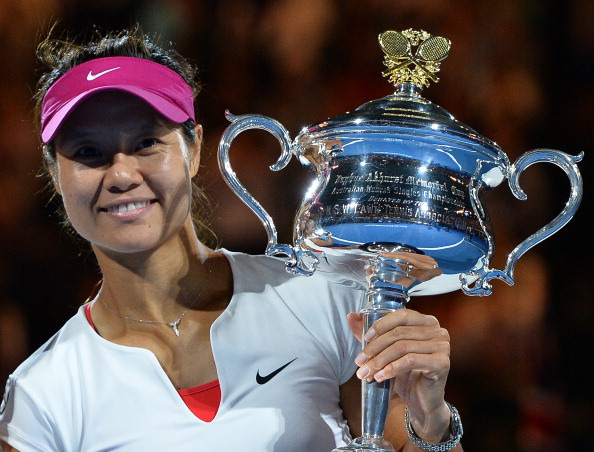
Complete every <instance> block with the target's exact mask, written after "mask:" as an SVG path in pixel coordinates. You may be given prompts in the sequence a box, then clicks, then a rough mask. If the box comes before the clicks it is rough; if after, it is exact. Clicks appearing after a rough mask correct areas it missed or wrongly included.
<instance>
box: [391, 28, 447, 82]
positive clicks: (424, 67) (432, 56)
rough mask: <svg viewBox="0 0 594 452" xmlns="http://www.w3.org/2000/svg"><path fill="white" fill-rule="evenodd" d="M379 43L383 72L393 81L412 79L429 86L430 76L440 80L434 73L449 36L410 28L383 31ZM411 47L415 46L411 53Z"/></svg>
mask: <svg viewBox="0 0 594 452" xmlns="http://www.w3.org/2000/svg"><path fill="white" fill-rule="evenodd" d="M379 43H380V46H381V48H382V50H383V52H384V53H385V55H386V56H385V59H384V64H385V65H386V66H387V67H388V70H387V71H384V72H383V73H382V75H383V76H384V77H389V80H390V82H392V83H393V84H394V85H400V84H402V83H412V84H413V85H416V86H418V87H419V88H423V87H426V86H429V80H431V81H433V82H438V81H439V78H438V77H437V76H436V75H435V74H436V73H437V72H439V66H440V61H442V60H443V59H445V58H446V57H447V56H448V55H449V54H450V48H451V42H450V41H449V40H448V39H446V38H442V37H441V36H432V35H430V34H429V33H427V32H426V31H423V30H413V29H412V28H409V29H408V30H404V31H402V32H398V31H392V30H390V31H385V32H383V33H382V34H380V35H379ZM413 47H416V49H415V52H414V53H413Z"/></svg>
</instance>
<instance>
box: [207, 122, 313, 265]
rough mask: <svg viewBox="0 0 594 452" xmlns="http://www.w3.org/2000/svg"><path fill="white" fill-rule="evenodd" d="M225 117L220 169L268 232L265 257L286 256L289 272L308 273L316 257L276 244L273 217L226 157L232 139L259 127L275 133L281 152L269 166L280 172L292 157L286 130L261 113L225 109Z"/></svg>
mask: <svg viewBox="0 0 594 452" xmlns="http://www.w3.org/2000/svg"><path fill="white" fill-rule="evenodd" d="M225 117H226V118H227V119H228V120H229V121H230V122H231V124H230V125H229V126H228V127H227V128H226V129H225V131H224V132H223V135H222V137H221V141H220V142H219V153H218V160H219V168H220V170H221V174H222V175H223V179H225V182H227V185H229V187H230V188H231V190H233V192H234V193H235V194H236V195H237V196H238V197H239V199H241V200H242V201H243V202H244V203H245V204H246V205H247V206H248V207H249V208H250V209H251V210H252V211H253V212H254V213H255V214H256V215H257V216H258V218H259V219H260V221H262V224H263V225H264V228H265V229H266V234H267V235H268V244H267V246H266V254H267V255H268V256H277V255H282V256H286V257H288V258H289V259H288V260H287V261H286V262H285V265H286V266H287V270H288V271H289V272H291V273H295V274H302V275H308V276H309V275H311V274H313V272H314V271H315V269H316V266H317V263H318V260H317V258H316V257H315V256H314V254H313V253H312V252H311V251H310V250H308V249H295V248H294V247H292V246H291V245H284V244H279V243H278V239H277V232H276V226H275V225H274V221H273V219H272V217H271V216H270V215H269V214H268V212H267V211H266V210H265V209H264V207H262V205H261V204H260V203H259V202H258V201H257V200H256V199H255V198H254V197H253V196H252V195H251V194H250V192H249V191H248V190H247V189H246V188H245V187H244V186H243V185H242V183H241V182H240V181H239V179H238V178H237V175H236V174H235V171H233V168H232V167H231V162H230V160H229V149H230V147H231V143H232V142H233V140H234V139H235V138H236V137H237V135H239V134H240V133H241V132H244V131H246V130H249V129H261V130H265V131H267V132H269V133H270V134H272V135H274V136H275V137H276V138H277V139H278V141H279V143H280V145H281V155H280V157H279V158H278V160H277V162H276V163H275V164H274V165H271V166H270V167H269V168H270V169H271V170H272V171H280V170H282V169H283V168H285V167H286V166H287V165H288V163H289V162H290V160H291V157H292V155H293V154H292V144H291V139H290V137H289V132H288V131H287V129H286V128H285V127H284V126H283V125H282V124H281V123H279V122H278V121H276V120H275V119H272V118H269V117H266V116H262V115H240V116H235V115H232V114H231V113H230V112H229V111H225Z"/></svg>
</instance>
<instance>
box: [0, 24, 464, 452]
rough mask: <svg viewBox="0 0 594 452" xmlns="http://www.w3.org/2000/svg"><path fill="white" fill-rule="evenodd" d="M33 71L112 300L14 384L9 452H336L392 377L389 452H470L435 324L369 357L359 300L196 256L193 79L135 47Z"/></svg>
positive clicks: (53, 144)
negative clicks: (461, 441) (456, 425)
mask: <svg viewBox="0 0 594 452" xmlns="http://www.w3.org/2000/svg"><path fill="white" fill-rule="evenodd" d="M39 54H40V57H41V59H42V61H43V62H44V63H45V64H46V65H47V66H48V68H49V71H48V72H47V73H46V74H45V75H44V76H42V78H41V80H40V84H39V90H38V93H37V101H38V107H39V108H38V110H39V113H40V114H39V116H40V125H41V127H40V128H41V139H42V142H43V149H44V156H45V160H46V164H47V167H48V170H49V171H48V172H49V174H50V176H51V180H52V183H53V186H54V187H55V190H56V192H57V193H59V195H61V197H62V200H63V204H64V208H65V212H66V215H67V221H68V222H70V223H71V225H72V227H73V228H74V229H75V230H76V231H77V233H78V234H79V235H80V236H82V237H83V238H84V239H85V240H87V241H88V242H89V243H90V245H91V247H92V249H93V251H94V253H95V255H96V257H97V261H98V263H99V266H100V269H101V274H102V282H101V286H100V289H99V292H98V294H97V295H96V296H95V298H94V299H93V300H92V301H90V302H89V303H86V304H85V305H83V306H82V307H81V308H80V310H79V312H78V313H77V314H76V315H75V316H74V317H73V318H72V319H70V320H69V321H68V322H67V323H66V325H65V326H64V327H63V328H62V329H61V330H60V331H59V332H58V333H57V334H56V335H55V336H54V337H53V338H52V339H50V341H48V342H47V343H46V344H45V345H44V346H43V347H41V348H40V349H39V350H38V351H37V352H36V353H34V354H33V355H32V356H31V357H30V358H29V359H28V360H26V361H25V362H24V363H23V364H22V365H21V366H20V367H19V368H18V369H17V370H16V371H15V372H14V373H13V374H12V375H11V377H10V378H9V380H8V383H7V385H6V391H5V394H4V400H3V402H2V407H1V408H0V439H1V440H2V441H3V447H4V449H5V451H14V450H20V451H21V452H26V451H46V452H47V451H50V450H51V451H96V450H122V451H124V450H126V451H141V450H142V451H147V450H177V451H196V450H205V449H207V448H216V449H217V450H229V451H231V450H241V451H266V450H270V451H273V450H274V451H281V452H290V451H304V450H307V451H318V450H319V451H320V452H321V451H330V450H332V449H333V448H334V447H335V446H336V445H344V444H345V443H348V441H349V439H350V437H351V435H353V436H354V435H358V434H360V425H359V424H360V421H359V419H360V380H359V378H367V379H370V380H372V379H376V380H378V381H381V380H384V379H388V378H392V377H395V385H394V388H395V391H394V403H393V404H392V405H391V408H390V415H389V419H388V423H387V431H386V436H387V437H388V439H390V441H392V443H393V444H394V445H395V447H397V448H398V449H399V450H406V451H418V450H450V449H451V448H452V447H454V446H455V449H452V450H461V447H460V446H459V445H457V446H456V443H457V440H456V441H450V442H449V443H447V442H448V440H450V435H451V434H450V428H451V425H450V424H451V419H454V420H456V418H455V417H452V416H453V414H454V413H455V410H453V409H452V410H450V406H449V405H448V404H446V403H445V402H444V388H445V381H446V378H447V374H448V371H449V338H448V334H447V331H445V330H444V329H442V328H440V326H439V324H438V322H437V321H436V319H435V318H433V317H430V316H425V315H421V314H419V313H417V312H414V311H411V310H400V311H399V312H395V313H393V314H390V315H388V316H386V317H384V318H383V319H381V320H380V321H379V322H377V324H376V325H375V326H374V327H373V328H372V329H371V330H370V331H369V332H368V333H367V339H368V340H369V341H370V342H369V344H368V345H367V346H366V347H365V349H364V350H363V351H362V352H361V351H360V346H358V345H357V344H358V342H357V339H361V338H360V335H361V333H360V331H361V316H360V315H359V314H354V313H352V312H355V311H358V310H359V309H360V306H361V303H362V298H363V295H362V294H361V293H360V292H358V291H355V290H353V289H350V288H347V287H344V286H338V285H334V284H332V283H330V282H328V281H326V280H325V279H324V278H322V277H320V276H317V275H314V276H313V277H311V278H303V277H297V276H291V275H289V274H287V273H286V272H285V271H284V266H283V263H282V261H279V260H277V259H274V258H268V257H263V256H248V255H244V254H241V253H232V252H229V251H226V250H213V249H211V248H209V247H207V246H206V245H205V244H204V243H203V241H201V240H200V239H199V235H198V233H197V231H199V230H202V229H203V228H202V227H201V224H202V223H200V222H198V223H197V224H195V223H194V222H193V219H192V215H191V210H192V204H193V202H192V201H193V198H194V197H195V190H194V189H193V185H192V178H193V177H194V176H195V175H196V173H197V171H198V166H199V161H200V145H201V138H202V129H201V127H200V125H198V124H196V122H195V111H194V98H195V95H196V94H197V92H198V86H197V85H196V82H195V81H194V77H195V73H194V69H193V68H192V67H191V65H189V64H188V63H187V62H186V61H185V60H184V59H183V58H181V57H180V56H179V55H177V54H176V53H175V52H174V51H172V50H163V49H162V48H160V47H158V46H156V45H155V44H153V43H152V41H151V40H150V39H149V38H148V37H146V36H145V35H143V34H142V33H141V32H140V31H139V30H137V29H134V30H128V31H124V32H121V33H114V34H109V35H107V36H105V37H104V38H101V39H99V40H98V41H97V42H91V43H87V44H85V45H82V46H80V45H77V44H75V43H72V42H63V41H59V42H58V41H50V40H46V41H45V42H43V43H42V44H41V45H40V48H39ZM193 193H194V195H193ZM425 264H426V263H419V264H418V266H420V267H422V266H423V265H425ZM349 312H350V314H349ZM347 315H348V319H347ZM347 325H348V326H347ZM351 330H352V331H351ZM353 332H354V333H353ZM357 366H359V369H358V370H357ZM355 370H357V372H356V375H354V374H355ZM405 407H407V408H408V435H407V428H406V426H405V420H404V412H405ZM454 430H455V429H454ZM440 442H446V443H447V444H442V445H441V446H437V445H436V444H437V443H440ZM415 444H420V445H421V446H423V448H419V447H417V446H415ZM446 446H447V448H446ZM435 447H441V448H437V449H435Z"/></svg>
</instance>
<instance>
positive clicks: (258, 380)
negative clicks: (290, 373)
mask: <svg viewBox="0 0 594 452" xmlns="http://www.w3.org/2000/svg"><path fill="white" fill-rule="evenodd" d="M296 359H297V358H294V359H292V360H291V361H289V362H288V363H287V364H285V365H283V366H281V367H279V368H278V369H276V370H275V371H273V372H271V373H269V374H268V375H264V376H262V375H260V369H258V372H257V373H256V383H258V384H259V385H263V384H266V383H268V382H269V381H270V380H272V379H273V378H274V377H276V376H277V375H278V374H279V373H280V372H281V371H282V370H283V369H284V368H285V367H287V366H288V365H289V364H291V363H292V362H293V361H295V360H296Z"/></svg>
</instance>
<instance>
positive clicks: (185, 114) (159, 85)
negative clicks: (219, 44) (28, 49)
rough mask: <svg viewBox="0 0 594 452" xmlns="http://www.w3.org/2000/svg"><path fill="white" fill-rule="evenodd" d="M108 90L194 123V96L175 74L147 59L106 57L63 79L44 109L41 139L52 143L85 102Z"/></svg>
mask: <svg viewBox="0 0 594 452" xmlns="http://www.w3.org/2000/svg"><path fill="white" fill-rule="evenodd" d="M105 90H120V91H126V92H128V93H130V94H134V95H135V96H138V97H139V98H141V99H142V100H144V101H145V102H147V103H148V104H149V105H151V106H152V107H153V108H154V109H155V110H156V111H158V112H159V113H161V114H162V115H163V116H165V117H166V118H167V119H170V120H171V121H173V122H176V123H178V124H181V123H183V122H185V121H187V120H188V119H192V120H193V121H195V120H196V119H195V115H194V93H193V92H192V88H191V87H190V85H188V84H187V83H186V81H185V80H184V79H183V78H182V77H181V76H180V75H179V74H178V73H177V72H175V71H173V70H172V69H169V68H168V67H165V66H163V65H162V64H159V63H155V62H154V61H150V60H146V59H144V58H135V57H106V58H98V59H96V60H91V61H87V62H86V63H82V64H80V65H78V66H76V67H74V68H72V69H70V70H69V71H68V72H66V73H65V74H64V75H63V76H62V77H60V78H59V79H58V80H57V81H56V82H55V83H54V84H53V85H52V86H51V87H50V89H49V90H48V91H47V93H46V95H45V97H44V98H43V102H42V105H41V139H42V140H43V142H44V143H49V142H50V141H51V140H53V139H54V137H55V136H56V132H57V131H58V129H59V128H60V126H61V125H62V124H63V123H64V120H65V119H66V118H67V117H68V115H69V114H70V113H72V111H74V109H75V108H76V107H77V105H79V104H80V103H81V102H82V101H83V100H84V99H86V98H87V97H89V96H91V95H92V94H95V93H98V92H101V91H105Z"/></svg>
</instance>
